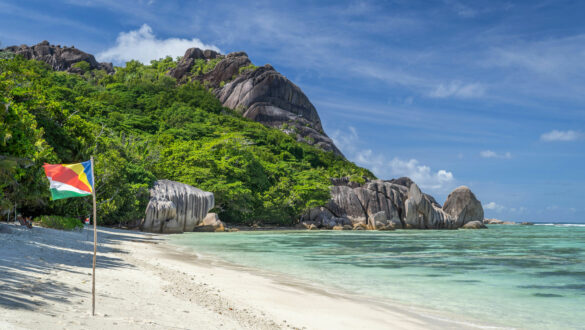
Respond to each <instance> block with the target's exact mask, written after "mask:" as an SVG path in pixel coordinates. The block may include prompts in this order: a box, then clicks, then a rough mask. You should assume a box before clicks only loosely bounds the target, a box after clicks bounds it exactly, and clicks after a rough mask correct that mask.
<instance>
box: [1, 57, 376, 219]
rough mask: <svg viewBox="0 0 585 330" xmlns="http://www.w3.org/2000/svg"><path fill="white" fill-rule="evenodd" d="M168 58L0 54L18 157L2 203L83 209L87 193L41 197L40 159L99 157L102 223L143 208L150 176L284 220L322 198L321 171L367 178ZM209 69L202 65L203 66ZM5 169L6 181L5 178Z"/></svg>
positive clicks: (253, 214)
mask: <svg viewBox="0 0 585 330" xmlns="http://www.w3.org/2000/svg"><path fill="white" fill-rule="evenodd" d="M175 65H176V61H174V60H173V59H172V58H170V57H168V58H165V59H161V60H159V61H152V62H151V65H143V64H141V63H139V62H137V61H131V62H128V63H127V64H126V66H125V67H121V68H117V70H116V72H115V74H113V75H108V74H107V73H106V72H105V71H102V70H89V69H88V68H87V67H84V68H82V69H83V73H82V74H80V75H78V74H69V73H64V72H55V71H53V70H52V69H51V68H50V67H49V66H47V65H46V64H45V63H42V62H39V61H34V60H25V59H23V58H22V57H20V56H16V57H14V58H5V59H0V103H2V107H1V108H0V122H1V126H0V155H3V156H4V157H17V158H19V159H26V160H28V162H29V163H30V164H29V165H30V166H21V165H19V164H18V163H16V164H14V163H11V166H8V165H6V166H3V167H2V168H0V175H1V176H2V178H3V180H2V181H0V200H2V201H6V202H5V203H3V204H1V205H0V211H6V210H7V209H8V208H9V207H10V205H13V204H14V203H16V204H17V205H18V206H19V208H20V210H21V211H23V212H25V213H29V214H33V215H34V214H36V215H40V214H56V215H64V216H78V215H79V216H81V215H86V214H88V213H89V210H90V205H89V200H85V199H67V200H59V201H55V202H49V192H48V188H47V181H46V179H45V177H44V173H43V172H42V168H41V165H42V164H43V163H44V162H50V163H73V162H80V161H84V160H87V159H89V156H90V155H94V156H95V158H96V178H97V189H96V191H97V197H98V212H99V214H100V215H101V216H100V219H99V221H100V222H101V223H102V224H108V225H112V224H125V223H128V222H132V221H135V220H138V219H140V218H142V217H143V216H144V209H145V207H146V203H147V202H148V188H149V187H151V186H152V184H153V182H154V181H155V180H156V179H170V180H175V181H180V182H183V183H187V184H190V185H194V186H196V187H198V188H201V189H204V190H207V191H211V192H213V193H214V194H215V197H216V211H218V212H219V214H220V217H221V218H222V220H224V221H227V222H232V223H254V222H258V223H286V224H289V223H291V222H294V221H295V219H298V216H299V215H300V214H301V213H302V212H303V211H304V210H306V209H307V208H310V207H313V206H317V205H322V204H324V203H325V202H326V201H327V199H328V198H329V188H328V187H329V185H330V181H329V179H330V178H332V177H341V176H352V177H355V178H361V177H364V176H365V177H369V178H373V175H372V173H371V172H369V171H368V170H366V169H363V168H360V167H358V166H356V165H355V164H353V163H351V162H349V161H347V160H345V159H343V158H342V157H340V156H337V155H335V154H333V153H330V152H324V151H321V150H318V149H316V148H314V147H311V146H308V145H306V144H303V143H300V142H297V141H295V140H294V139H293V138H292V137H290V136H288V135H287V134H285V133H283V132H281V131H279V130H277V129H273V128H267V127H265V126H263V125H261V124H259V123H256V122H253V121H250V120H247V119H245V118H243V117H241V116H240V115H239V114H238V113H236V112H235V111H232V110H230V109H227V108H224V107H222V105H221V104H220V102H219V101H218V100H217V98H216V97H215V96H214V95H213V94H212V93H211V92H210V91H209V90H208V89H207V87H205V86H203V85H201V84H199V83H198V82H189V83H185V84H180V85H179V84H177V82H176V81H175V79H174V78H172V77H169V76H168V75H166V72H167V71H168V70H169V69H170V68H172V67H174V66H175ZM202 70H203V71H204V70H205V67H202ZM4 178H6V180H4Z"/></svg>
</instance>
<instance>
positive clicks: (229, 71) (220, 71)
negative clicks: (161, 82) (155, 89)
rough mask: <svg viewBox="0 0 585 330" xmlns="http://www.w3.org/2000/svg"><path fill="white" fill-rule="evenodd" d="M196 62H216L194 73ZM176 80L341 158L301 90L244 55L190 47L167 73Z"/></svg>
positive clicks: (242, 53)
mask: <svg viewBox="0 0 585 330" xmlns="http://www.w3.org/2000/svg"><path fill="white" fill-rule="evenodd" d="M197 60H204V61H212V60H219V61H218V62H217V64H216V65H215V66H214V67H213V68H212V69H211V70H210V71H209V72H204V73H201V74H197V73H193V67H194V66H195V65H196V61H197ZM169 74H170V75H171V76H173V77H174V78H176V79H177V80H178V81H184V80H199V81H201V82H203V83H205V84H208V85H209V86H211V87H212V88H213V89H214V94H215V95H216V96H217V97H218V98H219V100H220V101H221V103H222V104H223V105H224V106H225V107H228V108H231V109H234V110H237V111H239V112H240V113H241V114H242V116H244V117H246V118H249V119H252V120H255V121H257V122H260V123H262V124H264V125H266V126H269V127H275V128H279V129H281V130H283V131H284V132H286V133H287V134H289V135H293V136H295V137H296V139H297V141H301V142H304V143H307V144H310V145H314V146H316V147H318V148H320V149H322V150H325V151H333V152H335V153H336V154H338V155H341V151H340V150H339V149H338V148H337V147H336V146H335V144H334V143H333V141H332V140H331V139H330V138H329V137H328V136H327V134H325V132H324V131H323V126H322V125H321V119H320V118H319V114H318V113H317V110H316V109H315V107H314V106H313V104H312V103H311V101H309V99H308V98H307V96H306V95H305V94H304V93H303V91H302V90H301V89H300V88H299V87H298V86H297V85H295V84H294V83H292V82H291V81H290V80H288V79H287V78H286V77H285V76H283V75H282V74H280V73H279V72H278V71H276V70H275V69H274V68H273V67H272V66H271V65H269V64H266V65H264V66H261V67H256V66H254V65H253V64H252V62H251V61H250V59H249V58H248V55H247V54H246V53H245V52H235V53H230V54H227V55H225V56H224V55H221V54H218V53H217V52H214V51H212V50H205V51H203V50H201V49H198V48H190V49H188V50H187V51H186V52H185V55H184V56H183V58H182V59H181V61H180V62H179V64H178V65H177V67H176V68H175V69H173V70H171V71H170V72H169Z"/></svg>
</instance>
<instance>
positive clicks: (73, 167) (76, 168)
mask: <svg viewBox="0 0 585 330" xmlns="http://www.w3.org/2000/svg"><path fill="white" fill-rule="evenodd" d="M61 165H62V166H63V167H67V168H69V169H71V170H72V171H73V172H75V173H77V175H78V176H79V181H81V182H83V183H85V184H86V185H87V186H88V187H89V188H90V190H91V185H90V184H89V181H88V180H87V175H86V174H85V171H84V168H83V164H81V163H77V164H61Z"/></svg>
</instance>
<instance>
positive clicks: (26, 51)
mask: <svg viewBox="0 0 585 330" xmlns="http://www.w3.org/2000/svg"><path fill="white" fill-rule="evenodd" d="M2 51H5V52H12V53H15V54H17V55H22V56H23V57H24V58H26V59H27V60H39V61H43V62H45V63H47V64H49V65H50V66H51V67H52V68H53V70H56V71H68V72H73V73H78V72H79V69H78V68H75V67H73V64H75V63H78V62H81V61H85V62H87V63H89V66H90V69H98V70H105V71H106V72H108V73H114V66H113V65H112V63H98V61H96V59H95V57H94V56H93V55H91V54H88V53H86V52H83V51H81V50H79V49H77V48H75V47H74V46H71V47H67V46H63V47H61V45H51V44H50V43H49V42H48V41H46V40H45V41H43V42H41V43H39V44H36V45H34V46H30V47H29V46H27V45H20V46H10V47H6V48H4V49H3V50H2Z"/></svg>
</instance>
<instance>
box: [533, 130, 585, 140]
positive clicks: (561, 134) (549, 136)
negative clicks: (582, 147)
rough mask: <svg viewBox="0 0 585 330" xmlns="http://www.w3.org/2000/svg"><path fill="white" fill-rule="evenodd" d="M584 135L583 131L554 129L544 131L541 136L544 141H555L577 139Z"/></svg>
mask: <svg viewBox="0 0 585 330" xmlns="http://www.w3.org/2000/svg"><path fill="white" fill-rule="evenodd" d="M582 137H583V133H581V132H577V131H571V130H569V131H557V130H556V129H555V130H552V131H550V132H548V133H544V134H542V135H541V136H540V139H541V140H542V141H546V142H553V141H575V140H578V139H580V138H582Z"/></svg>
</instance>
